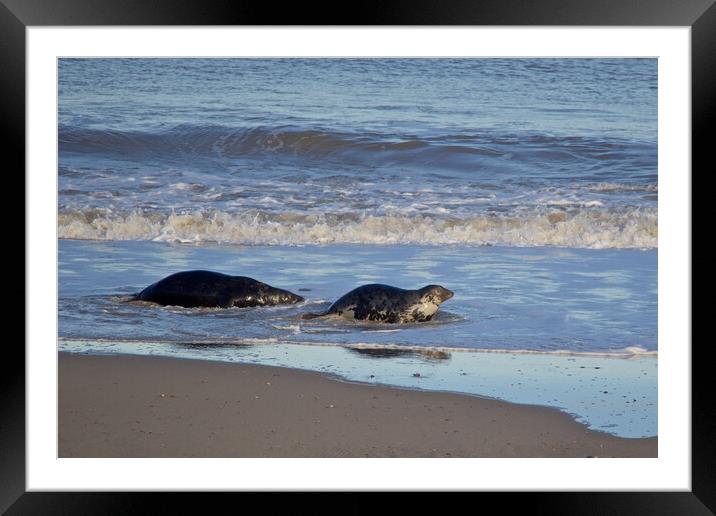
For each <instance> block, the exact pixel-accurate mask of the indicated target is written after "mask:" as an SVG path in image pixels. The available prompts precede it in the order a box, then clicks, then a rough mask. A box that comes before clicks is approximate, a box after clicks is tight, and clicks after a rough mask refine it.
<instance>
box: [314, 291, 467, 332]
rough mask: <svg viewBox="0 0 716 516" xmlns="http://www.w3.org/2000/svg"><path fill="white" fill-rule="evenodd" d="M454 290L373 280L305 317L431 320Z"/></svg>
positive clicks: (388, 320)
mask: <svg viewBox="0 0 716 516" xmlns="http://www.w3.org/2000/svg"><path fill="white" fill-rule="evenodd" d="M452 296H453V292H451V291H450V290H448V289H446V288H444V287H441V286H440V285H427V286H425V287H423V288H421V289H417V290H405V289H402V288H397V287H391V286H390V285H380V284H370V285H363V286H362V287H358V288H356V289H354V290H351V291H350V292H348V293H347V294H345V295H344V296H343V297H341V298H340V299H339V300H338V301H336V302H335V303H333V304H332V305H331V306H330V308H329V309H328V310H326V311H325V312H323V313H320V314H312V313H307V314H303V315H302V316H301V318H302V319H314V318H316V317H323V316H326V315H336V316H339V317H343V318H345V319H350V320H359V321H376V322H383V323H407V322H423V321H429V320H430V319H432V318H433V316H434V315H435V313H436V312H437V311H438V307H439V306H440V304H441V303H443V302H444V301H447V300H448V299H450V298H451V297H452Z"/></svg>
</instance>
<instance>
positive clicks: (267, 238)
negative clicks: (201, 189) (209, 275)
mask: <svg viewBox="0 0 716 516" xmlns="http://www.w3.org/2000/svg"><path fill="white" fill-rule="evenodd" d="M58 226H59V227H58V233H59V237H60V238H68V239H83V240H154V241H163V242H182V243H203V242H221V243H234V244H247V245H304V244H348V243H358V244H413V243H420V244H435V245H445V244H456V245H504V246H556V247H576V248H593V249H604V248H630V249H649V248H656V247H657V246H658V217H657V210H656V209H655V208H634V209H630V210H621V211H608V210H598V209H589V210H573V211H569V212H567V211H553V212H545V213H538V214H534V215H524V216H491V215H482V216H473V217H468V218H454V217H440V216H434V215H414V216H405V215H363V214H360V213H341V214H305V213H290V212H280V213H270V212H259V211H256V210H250V211H245V212H239V213H227V212H223V211H212V212H199V211H196V212H190V213H172V214H161V213H142V212H138V211H137V212H131V213H115V212H112V211H111V210H100V209H94V210H88V211H64V212H61V213H60V214H59V219H58Z"/></svg>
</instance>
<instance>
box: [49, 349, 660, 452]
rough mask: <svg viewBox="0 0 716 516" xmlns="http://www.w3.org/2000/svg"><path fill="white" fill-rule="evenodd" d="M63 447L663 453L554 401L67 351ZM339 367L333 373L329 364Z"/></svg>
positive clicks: (62, 374)
mask: <svg viewBox="0 0 716 516" xmlns="http://www.w3.org/2000/svg"><path fill="white" fill-rule="evenodd" d="M58 373H59V375H58V379H59V386H58V409H59V410H58V455H59V457H324V458H328V457H656V456H657V454H658V437H649V438H623V437H616V436H613V435H611V434H607V433H605V432H600V431H596V430H591V429H588V428H587V427H586V425H584V424H583V423H580V422H577V421H576V420H575V419H574V418H572V417H571V416H570V415H568V414H566V413H564V412H561V411H560V410H558V409H556V408H552V407H545V406H536V405H521V404H516V403H510V402H505V401H500V400H495V399H492V398H483V397H478V396H474V395H468V394H458V393H452V392H435V391H429V390H415V389H408V388H403V387H393V386H387V385H384V384H375V383H362V382H359V381H354V380H350V379H345V378H339V377H338V376H334V375H331V374H330V372H325V373H324V372H313V371H306V370H300V369H293V368H287V367H276V366H270V365H260V364H245V363H228V362H218V361H209V360H191V359H185V358H173V357H155V356H133V355H82V354H75V353H67V352H59V353H58ZM326 373H328V374H326Z"/></svg>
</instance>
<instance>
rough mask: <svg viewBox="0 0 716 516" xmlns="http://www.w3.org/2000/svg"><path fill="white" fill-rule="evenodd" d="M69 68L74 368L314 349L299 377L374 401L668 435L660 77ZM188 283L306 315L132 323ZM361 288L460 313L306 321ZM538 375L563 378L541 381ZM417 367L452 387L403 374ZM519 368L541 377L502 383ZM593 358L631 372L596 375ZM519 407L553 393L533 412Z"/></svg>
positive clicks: (537, 62)
mask: <svg viewBox="0 0 716 516" xmlns="http://www.w3.org/2000/svg"><path fill="white" fill-rule="evenodd" d="M58 66H59V106H60V108H59V131H58V136H59V166H58V235H59V237H60V241H59V293H58V295H59V337H60V349H65V350H71V351H85V352H86V351H88V350H91V351H92V352H98V351H101V350H104V351H106V352H149V350H151V353H153V354H156V353H160V354H167V355H176V356H183V357H184V358H207V357H214V358H215V359H225V360H239V361H251V360H249V359H250V357H251V356H254V355H255V356H254V358H253V359H252V360H254V361H259V362H265V363H270V362H272V360H274V359H272V358H271V354H272V353H278V350H284V351H285V350H295V349H299V350H303V353H302V354H301V353H297V352H295V351H291V352H290V353H289V351H285V352H286V353H289V355H286V356H291V357H292V360H290V361H284V362H281V364H280V365H285V366H292V365H293V366H295V367H305V368H308V369H317V370H326V368H327V367H328V368H329V369H330V367H331V366H332V367H337V364H344V366H343V367H342V369H341V371H342V373H340V371H339V372H338V374H342V376H343V377H346V378H351V379H359V380H361V381H364V380H367V379H370V375H368V374H366V371H367V370H368V369H371V368H373V369H375V370H377V366H376V365H375V363H373V365H368V364H369V362H370V361H377V362H379V363H380V364H382V365H381V366H380V368H383V369H382V370H385V372H384V373H381V374H378V375H375V374H374V375H373V378H376V377H377V378H378V379H379V380H381V381H383V382H385V383H388V384H394V385H404V386H412V387H419V388H434V389H445V390H454V391H459V392H469V393H472V394H478V395H487V396H494V397H498V398H503V399H508V400H511V401H520V402H532V403H538V404H545V405H552V406H558V407H560V408H562V409H564V410H567V411H568V412H570V413H573V414H575V415H576V416H577V417H579V418H581V420H583V421H585V422H587V423H588V424H590V425H591V426H593V427H595V428H601V429H605V430H608V431H610V432H612V433H616V434H618V435H628V436H642V435H655V434H656V433H657V431H656V408H655V401H656V367H655V366H656V353H657V351H658V349H657V301H658V298H657V247H658V233H657V227H658V225H657V201H658V181H657V147H656V136H657V135H656V114H657V111H656V109H657V105H656V95H657V90H656V71H657V65H656V60H652V59H60V60H59V65H58ZM189 269H209V270H216V271H219V272H224V273H227V274H236V275H246V276H251V277H254V278H256V279H259V280H261V281H264V282H266V283H269V284H271V285H274V286H277V287H281V288H286V289H288V290H291V291H293V292H295V293H298V294H301V295H302V296H304V297H305V298H306V301H305V302H303V303H300V304H298V305H292V306H282V307H270V308H261V309H259V308H249V309H238V308H236V309H226V310H218V309H184V308H180V307H159V306H142V305H137V304H133V303H128V302H127V300H128V299H129V298H130V297H131V295H132V294H134V293H136V292H138V291H139V290H141V289H142V288H144V287H145V286H147V285H148V284H150V283H152V282H154V281H156V280H158V279H161V278H162V277H164V276H166V275H168V274H171V273H173V272H177V271H179V270H189ZM365 283H388V284H391V285H395V286H398V287H402V288H419V287H421V286H423V285H426V284H433V283H438V284H441V285H443V286H445V287H447V288H449V289H451V290H453V291H454V292H455V297H454V298H453V299H450V300H449V301H447V302H446V303H445V304H444V305H442V307H441V309H440V310H439V311H438V314H437V316H436V317H435V318H434V320H432V321H430V322H428V323H421V324H407V325H401V326H400V327H397V326H390V327H388V326H384V325H376V324H365V323H347V322H339V321H333V320H324V319H314V320H309V321H304V320H302V319H301V318H300V315H301V314H302V313H304V312H307V311H311V312H317V311H321V310H323V309H325V308H327V307H328V306H329V305H330V303H331V302H332V301H335V300H336V299H337V298H338V297H340V296H341V295H342V294H343V293H345V292H347V291H348V290H350V289H352V288H354V287H356V286H359V285H361V284H365ZM247 346H248V347H251V348H253V349H258V350H260V351H256V352H252V353H254V354H253V355H252V354H251V353H249V354H248V355H247V352H246V349H247ZM295 346H298V348H296V347H295ZM317 346H320V349H322V350H323V351H322V352H321V353H318V354H316V353H313V352H309V351H308V350H311V349H319V347H317ZM329 349H330V350H332V351H330V352H328V351H326V350H329ZM356 350H363V351H362V353H361V352H360V351H356ZM461 351H469V352H471V353H472V355H465V354H459V355H458V353H460V352H461ZM282 353H283V351H282ZM346 353H348V354H346ZM371 353H372V354H371ZM391 353H392V354H391ZM401 353H411V354H410V355H404V354H401ZM440 353H442V355H441V354H440ZM537 355H539V356H546V357H549V359H548V361H551V362H545V363H544V364H542V363H540V364H542V365H541V366H540V367H537V368H536V369H533V370H532V373H530V375H528V378H526V377H525V374H526V373H525V371H527V370H529V367H528V362H529V361H530V360H531V361H534V360H539V359H535V358H534V357H535V356H537ZM310 356H313V357H316V358H315V360H309V359H308V358H307V357H310ZM406 356H408V357H412V358H409V360H418V361H419V362H420V363H421V364H423V365H424V366H426V367H428V366H429V368H431V370H432V371H433V372H432V373H431V372H430V371H426V370H425V369H423V372H422V374H421V375H420V376H418V377H414V376H413V375H412V373H410V374H408V373H409V371H408V370H406V371H405V374H402V373H401V374H398V373H397V372H396V371H402V369H401V367H402V366H401V364H405V360H407V359H406ZM436 356H437V357H443V359H442V360H437V361H436V360H435V357H436ZM458 356H459V357H461V358H456V357H458ZM465 356H473V357H485V356H489V357H492V358H488V359H486V360H488V362H489V361H490V360H491V361H492V362H491V363H493V364H494V365H495V367H496V369H495V370H500V371H503V372H504V371H510V372H509V374H508V373H504V374H502V375H501V376H500V379H499V380H498V379H494V378H493V380H492V381H490V382H488V381H487V380H485V378H487V377H489V376H490V375H487V374H480V377H481V378H483V381H475V375H474V374H473V375H469V374H467V373H466V374H464V375H463V374H461V372H466V369H465V368H466V367H467V372H468V373H469V372H470V371H473V372H475V371H478V370H481V369H480V367H483V368H484V364H485V362H484V361H483V362H480V364H482V365H481V366H480V367H478V366H477V364H478V362H477V361H475V360H474V359H469V360H472V362H469V363H467V364H466V363H465V360H468V359H465V358H464V357H465ZM498 356H499V357H501V358H495V357H498ZM515 356H516V357H519V358H518V359H517V361H518V362H519V363H520V364H522V365H523V366H524V367H520V366H519V365H517V366H514V367H513V368H512V369H509V368H507V369H505V368H504V367H502V368H501V367H498V366H499V364H497V362H496V361H499V360H506V359H507V358H502V357H509V360H512V357H515ZM217 357H218V358H217ZM221 357H223V358H221ZM256 357H258V358H256ZM261 357H263V358H261ZM301 357H303V358H301ZM351 357H352V359H351ZM426 357H427V358H426ZM527 357H532V358H527ZM617 357H618V358H617ZM558 358H559V359H560V360H557V359H558ZM597 358H598V359H599V360H611V362H606V363H605V364H613V367H611V368H610V367H608V366H607V365H604V364H602V365H599V366H598V367H599V369H593V367H592V366H590V365H589V364H591V363H592V362H588V363H587V362H584V361H585V360H596V359H597ZM366 360H368V361H369V362H366ZM575 360H576V361H577V362H574V361H575ZM555 361H556V362H555ZM377 362H376V363H377ZM370 363H372V362H370ZM510 363H511V364H514V363H515V362H510ZM529 363H531V362H529ZM547 363H550V364H563V365H569V364H572V365H574V367H573V369H574V371H572V373H573V374H574V376H572V373H568V374H569V375H570V376H566V374H567V373H565V375H561V376H559V378H560V381H559V382H556V383H555V382H550V381H548V380H547V379H548V378H549V377H550V373H549V371H552V372H554V371H556V370H557V369H560V368H561V367H562V366H560V367H557V366H553V367H552V369H550V368H549V367H547V366H546V365H545V364H547ZM438 364H439V365H438ZM470 364H472V365H470ZM575 364H577V365H575ZM616 364H619V365H618V366H617V365H616ZM542 366H544V367H542ZM582 366H584V367H582ZM391 367H392V368H393V369H392V370H393V373H390V372H388V370H390V368H391ZM590 367H592V368H591V369H590ZM594 367H597V366H594ZM386 368H388V369H387V370H386ZM411 368H412V369H414V367H409V368H408V369H411ZM339 369H340V368H339ZM567 369H569V368H565V369H563V371H566V370H567ZM482 370H484V369H482ZM518 370H519V372H518ZM588 371H591V372H594V371H599V372H600V373H599V374H602V373H605V371H607V372H608V371H619V374H616V373H609V374H607V376H605V377H598V378H597V377H594V376H593V375H592V376H591V377H590V376H589V375H587V376H585V374H586V373H587V372H588ZM430 377H432V378H435V380H433V381H427V380H426V379H427V378H430ZM519 378H521V379H519ZM468 379H471V380H472V383H470V381H468ZM626 379H629V380H628V381H627V380H626ZM523 380H525V381H523ZM516 383H520V385H523V386H524V385H542V386H543V387H544V388H546V387H545V386H547V385H551V386H552V387H550V388H549V389H547V390H546V391H545V392H544V395H541V394H540V395H539V396H536V395H533V396H531V397H530V396H528V397H527V398H525V397H524V396H522V395H519V394H518V392H520V390H519V389H517V388H516V386H515V384H516ZM605 383H606V384H612V385H621V386H622V387H621V388H620V389H617V390H616V391H615V390H613V389H609V388H608V387H604V386H603V384H605ZM510 384H512V385H510ZM586 384H588V385H586ZM597 384H599V389H597V388H596V385H597ZM556 385H559V386H560V387H559V388H558V387H555V386H556ZM585 385H586V386H585ZM625 385H628V386H629V387H628V388H627V387H625ZM637 386H639V387H638V388H637ZM523 391H524V392H532V393H533V394H534V393H536V392H542V390H541V388H537V389H534V388H531V389H526V390H524V389H523ZM557 391H559V393H561V394H559V393H557ZM605 391H606V392H612V393H616V392H620V393H621V394H619V395H618V396H617V395H616V394H615V395H614V398H611V397H608V396H606V395H605ZM627 391H628V392H627ZM632 391H634V392H632ZM636 391H638V393H637V392H636ZM566 393H572V394H570V396H572V398H573V399H574V400H575V401H574V403H567V402H564V399H567V398H566V397H565V396H566ZM575 393H576V394H575ZM627 394H628V396H627ZM637 394H638V395H637ZM622 396H623V398H622ZM627 397H628V400H627ZM572 398H570V399H572ZM605 398H606V399H607V401H605V402H603V403H606V406H608V409H607V410H601V411H598V410H596V408H595V406H599V403H597V400H598V399H605ZM637 399H638V400H639V403H640V404H639V407H640V409H639V410H640V411H639V412H638V413H637V412H634V410H636V409H634V406H635V405H637V404H638V403H637V401H636V400H637ZM560 400H562V401H560ZM577 400H579V402H578V401H577ZM632 400H635V401H633V402H632ZM627 401H628V402H629V404H627V403H626V402H627ZM595 404H596V405H595ZM630 405H631V406H630ZM598 414H601V415H598ZM605 414H606V415H605ZM615 414H621V415H622V416H621V417H618V416H615ZM624 414H626V416H624ZM629 414H631V416H633V417H629Z"/></svg>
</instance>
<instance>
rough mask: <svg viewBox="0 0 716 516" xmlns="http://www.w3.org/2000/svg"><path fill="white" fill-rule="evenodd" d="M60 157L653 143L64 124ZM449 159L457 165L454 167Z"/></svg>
mask: <svg viewBox="0 0 716 516" xmlns="http://www.w3.org/2000/svg"><path fill="white" fill-rule="evenodd" d="M59 149H60V152H77V153H100V154H109V155H113V154H118V155H123V156H132V155H134V156H136V155H140V156H145V155H148V154H149V155H156V154H166V153H170V154H171V155H183V156H186V155H194V156H202V155H206V156H214V157H223V158H238V157H245V156H256V155H266V154H279V155H297V156H308V157H310V156H315V157H320V158H323V157H327V156H341V157H343V158H348V159H364V158H365V156H370V157H371V158H373V159H379V158H381V157H384V158H388V159H390V160H396V159H398V160H401V161H406V162H415V163H422V164H426V163H439V164H442V165H445V164H450V163H452V164H454V165H460V164H464V163H465V162H467V163H474V162H475V161H476V160H479V159H483V158H493V159H494V158H499V159H508V160H511V161H519V160H530V161H531V160H535V159H537V160H549V161H550V162H555V161H560V160H570V161H571V160H575V159H576V160H580V161H584V160H597V161H604V160H611V161H616V162H619V163H623V162H625V161H629V160H642V159H643V158H644V156H648V157H649V158H650V159H653V161H654V163H656V145H655V144H653V143H650V142H643V141H636V140H624V139H605V138H594V137H585V136H554V135H545V134H532V133H526V134H498V133H493V132H490V133H484V134H483V133H473V134H464V133H463V134H407V133H388V132H386V133H380V132H375V131H362V132H359V131H355V132H351V131H337V130H328V129H323V128H304V127H297V126H277V127H270V126H257V127H227V126H220V125H208V126H202V125H179V126H176V127H172V128H168V129H167V128H164V129H161V130H157V131H130V130H110V129H105V130H100V129H90V128H83V127H73V126H66V125H62V126H60V128H59ZM451 160H452V161H451Z"/></svg>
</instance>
